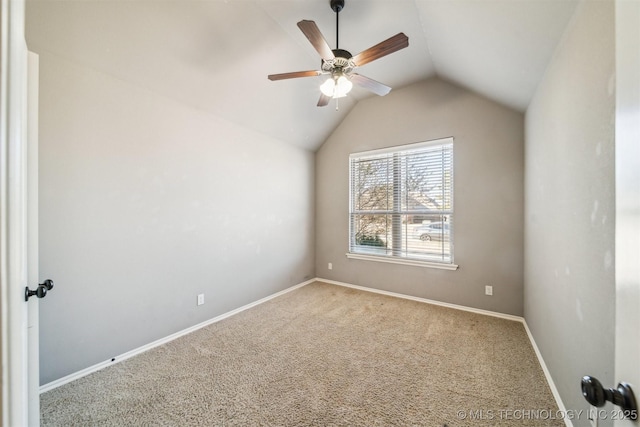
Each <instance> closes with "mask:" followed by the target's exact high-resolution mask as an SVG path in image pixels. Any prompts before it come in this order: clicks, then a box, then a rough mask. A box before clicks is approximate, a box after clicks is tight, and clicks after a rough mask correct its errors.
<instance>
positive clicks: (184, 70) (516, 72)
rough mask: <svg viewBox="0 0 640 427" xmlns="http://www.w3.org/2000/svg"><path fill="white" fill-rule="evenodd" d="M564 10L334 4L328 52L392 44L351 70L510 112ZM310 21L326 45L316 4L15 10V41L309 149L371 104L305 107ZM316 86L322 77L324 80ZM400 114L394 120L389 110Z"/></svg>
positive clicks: (521, 103)
mask: <svg viewBox="0 0 640 427" xmlns="http://www.w3.org/2000/svg"><path fill="white" fill-rule="evenodd" d="M577 4H578V1H577V0H557V1H554V0H393V1H390V0H346V5H345V8H344V10H343V11H342V12H341V13H340V40H339V42H340V48H342V49H346V50H349V51H350V52H351V53H352V54H354V55H355V54H357V53H359V52H361V51H362V50H364V49H366V48H368V47H370V46H372V45H374V44H377V43H379V42H381V41H383V40H385V39H387V38H388V37H391V36H393V35H394V34H397V33H398V32H404V33H405V34H406V35H407V36H408V37H409V47H408V48H406V49H403V50H401V51H399V52H396V53H393V54H391V55H389V56H386V57H384V58H381V59H379V60H377V61H374V62H372V63H369V64H367V65H365V66H363V67H361V68H359V69H358V72H359V73H360V74H363V75H366V76H368V77H370V78H373V79H375V80H378V81H380V82H382V83H385V84H387V85H389V86H391V87H393V88H396V89H397V88H400V87H403V86H406V85H409V84H411V83H415V82H417V81H420V80H423V79H426V78H429V77H432V76H435V75H437V76H440V77H441V78H444V79H446V80H449V81H451V82H454V83H456V84H458V85H460V86H462V87H465V88H467V89H470V90H472V91H475V92H478V93H480V94H482V95H484V96H486V97H488V98H490V99H493V100H495V101H498V102H500V103H502V104H505V105H507V106H509V107H512V108H514V109H516V110H520V111H524V110H525V109H526V107H527V105H528V104H529V102H530V101H531V98H532V96H533V94H534V92H535V89H536V87H537V84H538V82H539V81H540V79H541V78H542V76H543V74H544V71H545V69H546V66H547V63H548V62H549V60H550V59H551V56H552V54H553V51H554V49H555V47H556V46H557V44H558V42H559V40H560V39H561V37H562V34H563V32H564V29H565V28H566V26H567V25H568V22H569V21H570V19H571V16H572V15H573V13H574V11H575V8H576V6H577ZM302 19H309V20H313V21H315V22H316V24H317V25H318V27H319V28H320V30H321V31H322V33H323V34H324V36H325V38H326V39H327V42H328V43H329V45H330V46H331V47H335V43H336V32H335V25H336V19H335V13H334V12H333V11H332V10H331V9H330V7H329V0H199V1H191V0H153V1H146V0H120V1H115V0H93V1H91V0H78V1H75V0H28V1H27V23H26V25H27V43H28V46H29V48H30V49H31V50H33V51H35V52H36V53H49V54H55V55H58V56H61V57H63V58H66V59H68V60H70V61H74V62H76V63H78V64H82V65H84V66H88V67H91V68H95V69H98V70H100V71H103V72H105V73H108V74H110V75H112V76H114V77H116V78H119V79H122V80H125V81H128V82H130V83H131V84H135V85H139V86H142V87H144V88H146V89H148V90H150V91H153V92H156V93H160V94H162V95H165V96H167V97H171V98H174V99H176V100H179V101H181V102H184V103H186V104H188V105H190V106H192V107H194V108H198V109H202V110H206V111H209V112H211V113H213V114H216V115H218V116H220V117H223V118H225V119H227V120H229V121H231V122H234V123H237V124H240V125H242V126H244V127H247V128H249V129H253V130H255V131H258V132H261V133H264V134H266V135H269V136H271V137H273V138H276V139H278V140H281V141H284V142H287V143H290V144H294V145H297V146H300V147H304V148H308V149H311V150H315V149H317V148H318V147H319V146H320V145H321V144H322V143H323V142H324V141H325V139H326V138H327V137H328V136H329V135H330V134H331V132H332V131H333V129H335V127H336V126H337V125H338V124H339V123H340V122H341V121H342V119H343V118H344V116H345V115H346V114H347V113H348V112H349V111H350V110H351V108H353V106H354V105H355V104H356V103H357V101H358V100H360V99H362V98H364V97H368V96H376V95H371V94H369V93H368V92H367V91H365V90H364V89H361V88H355V89H354V90H353V91H352V92H351V94H350V95H349V96H348V98H343V99H341V100H340V102H339V105H338V110H336V104H335V102H332V103H330V104H329V106H327V107H323V108H318V107H316V102H317V100H318V97H319V89H318V87H319V85H320V84H321V83H322V81H323V80H324V79H323V77H322V76H320V77H309V78H300V79H291V80H283V81H276V82H272V81H269V80H267V75H268V74H273V73H282V72H289V71H303V70H314V69H318V68H319V66H320V59H319V57H318V54H317V53H316V51H315V50H314V49H313V47H312V46H311V45H310V44H309V42H308V40H307V39H306V37H305V36H304V35H303V34H302V33H301V32H300V30H299V29H298V27H297V26H296V23H297V22H298V21H300V20H302ZM325 78H326V77H325ZM390 113H392V114H402V111H395V112H390Z"/></svg>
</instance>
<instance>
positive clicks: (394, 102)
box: [316, 78, 524, 315]
mask: <svg viewBox="0 0 640 427" xmlns="http://www.w3.org/2000/svg"><path fill="white" fill-rule="evenodd" d="M448 136H453V137H454V138H455V141H454V168H455V169H454V174H455V175H454V185H455V187H454V192H455V193H454V204H455V220H454V221H455V237H454V239H455V263H456V264H459V266H460V268H459V269H458V270H457V271H445V270H436V269H431V268H424V267H413V266H404V265H395V264H387V263H380V262H372V261H363V260H355V259H347V258H346V256H345V254H346V252H347V249H348V228H349V227H348V212H349V210H348V204H349V200H348V199H349V189H348V183H349V179H348V171H349V164H348V158H349V154H350V153H353V152H360V151H366V150H372V149H376V148H382V147H388V146H394V145H401V144H407V143H411V142H419V141H426V140H432V139H438V138H443V137H448ZM523 155H524V116H523V115H522V114H521V113H518V112H515V111H512V110H510V109H508V108H506V107H503V106H501V105H499V104H496V103H494V102H492V101H489V100H487V99H485V98H483V97H481V96H478V95H476V94H473V93H470V92H468V91H466V90H464V89H461V88H459V87H457V86H455V85H452V84H449V83H446V82H443V81H442V80H439V79H436V78H434V79H429V80H426V81H424V82H421V83H417V84H414V85H411V86H408V87H405V88H403V89H400V90H395V91H392V92H391V93H390V94H389V95H387V96H385V97H372V98H368V99H366V100H363V101H361V102H359V103H358V104H357V105H356V107H355V108H354V109H353V110H352V111H351V112H350V114H349V115H348V116H347V117H346V119H345V120H344V121H343V122H342V124H341V125H340V126H339V127H338V128H337V129H336V130H335V131H334V132H333V134H332V135H331V136H330V138H329V139H328V140H327V141H326V142H325V143H324V145H323V146H322V147H321V148H320V149H319V150H318V152H317V153H316V274H317V275H318V277H322V278H326V279H331V280H337V281H342V282H347V283H351V284H356V285H362V286H368V287H373V288H377V289H384V290H387V291H392V292H399V293H403V294H407V295H413V296H418V297H422V298H430V299H435V300H438V301H444V302H449V303H455V304H461V305H465V306H469V307H476V308H481V309H487V310H493V311H498V312H502V313H508V314H514V315H522V313H523V244H524V243H523V215H524V211H523V209H524V200H523V197H524V188H523V179H524V173H523V167H524V158H523ZM328 263H332V264H333V270H329V269H328V268H327V265H328ZM485 285H493V291H494V296H492V297H491V296H485V295H484V287H485Z"/></svg>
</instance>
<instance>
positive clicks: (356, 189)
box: [349, 138, 453, 264]
mask: <svg viewBox="0 0 640 427" xmlns="http://www.w3.org/2000/svg"><path fill="white" fill-rule="evenodd" d="M349 215H350V222H349V224H350V232H349V234H350V239H349V252H351V253H359V254H366V255H379V256H384V257H398V258H407V259H414V260H424V261H430V262H440V263H449V264H451V263H453V138H446V139H440V140H437V141H430V142H424V143H417V144H411V145H405V146H401V147H394V148H388V149H384V150H376V151H369V152H366V153H356V154H352V155H351V156H350V212H349Z"/></svg>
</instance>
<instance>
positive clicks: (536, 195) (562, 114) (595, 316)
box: [524, 1, 615, 426]
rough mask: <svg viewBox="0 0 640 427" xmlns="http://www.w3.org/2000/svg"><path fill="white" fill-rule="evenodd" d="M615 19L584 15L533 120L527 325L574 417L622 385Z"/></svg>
mask: <svg viewBox="0 0 640 427" xmlns="http://www.w3.org/2000/svg"><path fill="white" fill-rule="evenodd" d="M613 11H614V3H613V2H600V1H587V2H585V3H584V4H582V5H581V6H580V7H579V9H578V11H577V12H576V15H575V16H574V19H573V21H572V24H571V25H570V26H569V27H568V29H567V33H566V34H565V37H564V39H563V42H562V43H561V44H560V45H559V47H558V49H557V51H556V53H555V56H554V59H553V60H552V62H551V64H550V65H549V68H548V70H547V73H546V76H545V78H544V80H543V82H542V83H541V84H540V86H539V88H538V90H537V92H536V95H535V98H534V100H533V102H532V104H531V105H530V107H529V109H528V110H527V114H526V151H525V152H526V155H525V158H526V178H525V182H526V185H525V195H526V217H525V218H526V219H525V242H526V244H525V260H526V262H525V297H524V301H525V318H526V320H527V323H528V325H529V327H530V329H531V331H532V333H533V335H534V337H535V340H536V343H537V345H538V347H539V348H540V351H541V352H542V355H543V357H544V360H545V363H546V364H547V367H548V368H549V370H550V371H551V374H552V376H553V378H554V382H555V384H556V386H557V387H558V390H559V392H560V394H561V396H562V400H563V401H564V403H565V405H566V406H567V408H570V409H585V410H586V408H587V404H586V402H585V401H584V399H583V398H582V395H581V393H580V378H581V377H582V376H583V375H587V374H590V375H594V376H596V377H597V378H598V379H600V380H601V381H602V383H603V384H604V385H606V386H607V387H610V386H612V385H614V384H613V379H614V378H613V369H614V363H613V362H614V316H615V312H614V310H615V307H614V302H615V283H614V257H613V254H614V246H615V243H614V219H615V210H614V209H615V199H614V124H615V93H614V92H615V81H614V75H615V63H614V50H615V46H614V14H613ZM575 425H577V426H582V425H584V426H587V425H588V422H587V420H586V418H585V417H582V419H581V420H578V421H576V423H575ZM605 425H608V424H606V423H605Z"/></svg>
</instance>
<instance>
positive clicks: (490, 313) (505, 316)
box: [316, 278, 524, 322]
mask: <svg viewBox="0 0 640 427" xmlns="http://www.w3.org/2000/svg"><path fill="white" fill-rule="evenodd" d="M316 280H317V281H319V282H325V283H329V284H331V285H338V286H345V287H347V288H353V289H359V290H361V291H366V292H374V293H376V294H382V295H387V296H390V297H396V298H402V299H408V300H411V301H417V302H423V303H426V304H433V305H439V306H441V307H448V308H453V309H456V310H462V311H469V312H471V313H478V314H484V315H485V316H493V317H499V318H501V319H507V320H514V321H516V322H523V321H524V319H523V318H522V317H520V316H514V315H512V314H505V313H498V312H497V311H490V310H482V309H479V308H473V307H467V306H464V305H458V304H451V303H448V302H441V301H436V300H431V299H426V298H420V297H414V296H411V295H406V294H399V293H396V292H389V291H383V290H380V289H374V288H367V287H366V286H358V285H352V284H351V283H344V282H336V281H335V280H327V279H322V278H317V279H316Z"/></svg>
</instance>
